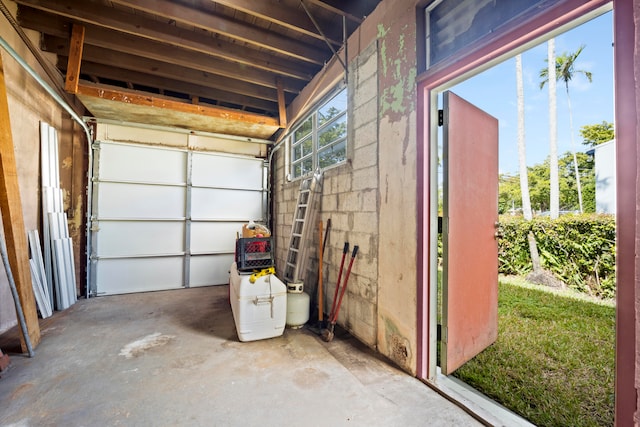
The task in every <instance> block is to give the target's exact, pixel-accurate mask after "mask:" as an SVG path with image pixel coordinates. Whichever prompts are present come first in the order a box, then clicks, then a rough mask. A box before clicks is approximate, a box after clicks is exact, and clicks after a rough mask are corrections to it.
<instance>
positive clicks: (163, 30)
mask: <svg viewBox="0 0 640 427" xmlns="http://www.w3.org/2000/svg"><path fill="white" fill-rule="evenodd" d="M94 7H96V6H94ZM109 10H110V9H109V8H103V9H100V8H99V10H98V12H99V13H109ZM111 10H112V9H111ZM88 13H89V12H88V11H87V12H86V13H85V15H83V16H87V20H86V21H83V22H84V25H85V28H86V36H85V43H86V44H91V45H95V46H101V47H108V46H104V45H103V44H104V42H105V40H107V41H111V42H112V44H115V45H118V46H123V45H126V44H129V43H132V40H135V38H136V37H135V36H134V34H135V31H136V30H138V31H140V33H141V34H140V36H142V37H143V38H145V39H149V40H155V41H157V42H162V43H165V44H166V45H170V46H175V47H177V48H181V49H185V50H188V51H193V52H200V53H204V54H207V55H211V56H214V57H217V58H222V59H225V60H228V61H232V62H235V63H237V64H242V65H246V66H249V67H252V68H258V69H261V70H264V71H271V72H274V73H278V74H282V75H283V76H289V77H293V78H297V79H301V80H309V79H310V78H311V77H313V74H314V71H313V66H312V65H306V66H302V65H300V64H296V63H295V62H292V61H289V60H285V59H282V58H277V57H275V56H274V55H271V54H270V53H269V52H263V51H259V50H255V49H249V48H247V47H244V46H241V45H238V44H236V43H231V42H227V41H224V40H221V39H217V40H216V41H215V43H214V44H212V43H211V38H210V37H207V36H206V35H204V34H200V33H196V32H185V31H182V30H180V29H179V28H176V27H175V26H166V25H162V24H160V23H159V22H157V21H152V20H149V19H145V18H143V17H142V16H139V15H138V16H137V18H136V22H135V24H134V23H132V22H130V21H131V19H127V18H126V15H123V14H119V15H118V16H117V18H118V20H113V22H112V21H111V20H109V21H108V22H105V24H108V25H106V26H100V25H98V24H96V25H92V24H91V22H94V21H96V20H97V19H98V17H97V16H94V14H90V15H88ZM111 13H113V12H111ZM20 23H21V25H23V26H24V27H26V28H30V29H33V30H37V31H41V32H44V33H46V34H50V35H54V36H56V37H60V38H67V37H68V34H69V29H68V27H67V26H66V24H65V21H64V19H63V18H62V17H59V16H55V15H51V14H42V13H41V12H39V11H37V10H35V9H31V8H23V9H21V12H20ZM113 30H116V31H113Z"/></svg>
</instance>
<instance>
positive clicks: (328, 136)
mask: <svg viewBox="0 0 640 427" xmlns="http://www.w3.org/2000/svg"><path fill="white" fill-rule="evenodd" d="M345 136H347V115H346V114H343V115H342V116H341V117H339V118H337V119H336V120H334V121H333V122H331V123H330V124H328V125H327V126H325V127H324V128H323V129H322V130H321V131H320V132H319V133H318V147H319V148H321V147H325V146H327V145H329V144H331V143H332V142H334V141H336V140H338V139H340V138H344V137H345Z"/></svg>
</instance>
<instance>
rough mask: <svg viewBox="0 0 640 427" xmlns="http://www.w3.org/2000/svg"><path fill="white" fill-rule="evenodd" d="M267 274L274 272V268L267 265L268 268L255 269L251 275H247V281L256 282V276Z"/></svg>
mask: <svg viewBox="0 0 640 427" xmlns="http://www.w3.org/2000/svg"><path fill="white" fill-rule="evenodd" d="M269 274H276V268H275V267H269V268H263V269H262V270H260V271H256V272H255V273H253V274H252V275H251V277H249V282H251V283H256V280H258V277H261V276H267V275H269Z"/></svg>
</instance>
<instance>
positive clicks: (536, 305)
mask: <svg viewBox="0 0 640 427" xmlns="http://www.w3.org/2000/svg"><path fill="white" fill-rule="evenodd" d="M498 307H499V308H498V316H499V324H498V331H499V332H498V340H497V341H496V342H495V343H494V344H493V345H492V346H490V347H489V348H487V349H486V350H485V351H483V352H482V353H481V354H479V355H478V356H477V357H475V358H474V359H473V360H471V361H470V362H469V363H467V364H466V365H464V366H463V367H461V368H460V369H459V370H458V371H456V372H455V373H454V376H456V377H458V378H459V379H461V380H462V381H464V382H466V383H467V384H469V385H471V386H472V387H474V388H476V389H477V390H479V391H481V392H482V393H484V394H485V395H487V396H489V397H490V398H492V399H494V400H495V401H497V402H499V403H501V404H502V405H504V406H506V407H507V408H509V409H511V410H512V411H514V412H516V413H518V414H520V415H521V416H523V417H524V418H526V419H528V420H529V421H531V422H532V423H534V424H536V425H540V426H562V427H565V426H575V427H577V426H611V425H613V412H614V407H613V403H614V397H613V396H614V357H615V351H614V349H615V307H613V306H612V304H611V303H610V302H609V303H598V302H592V301H586V300H584V299H577V298H572V297H567V296H564V295H559V294H557V293H551V292H547V291H541V290H539V289H536V288H534V287H532V286H526V287H525V286H521V285H519V284H517V281H513V280H509V279H505V280H503V279H501V282H500V290H499V305H498Z"/></svg>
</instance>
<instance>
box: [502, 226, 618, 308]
mask: <svg viewBox="0 0 640 427" xmlns="http://www.w3.org/2000/svg"><path fill="white" fill-rule="evenodd" d="M500 225H501V228H502V234H503V237H502V238H501V239H500V240H499V242H498V246H499V261H500V264H499V265H500V267H499V268H500V272H501V273H504V274H517V275H525V274H527V273H529V272H530V271H531V270H532V268H533V266H532V264H531V256H530V254H529V242H528V240H527V236H528V234H529V231H533V234H534V236H535V238H536V243H537V245H538V252H539V254H540V262H541V263H542V267H543V268H545V269H547V270H550V271H551V272H552V273H553V274H554V275H555V276H556V277H557V278H558V279H560V280H561V281H563V282H564V283H565V284H566V285H567V286H568V287H570V288H573V289H575V290H578V291H580V292H584V293H587V294H590V295H594V296H598V297H601V298H612V297H614V296H615V263H616V259H615V253H616V247H615V236H616V224H615V217H614V216H613V215H597V214H583V215H563V216H561V217H560V218H558V219H556V220H551V219H549V218H548V217H535V218H534V219H533V220H532V221H525V220H524V219H523V218H522V217H512V216H508V215H503V216H501V217H500Z"/></svg>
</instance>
